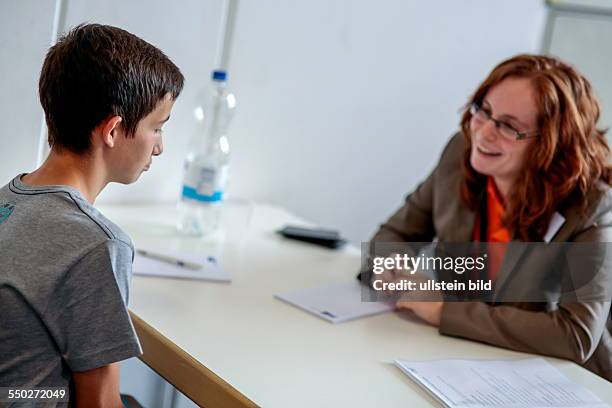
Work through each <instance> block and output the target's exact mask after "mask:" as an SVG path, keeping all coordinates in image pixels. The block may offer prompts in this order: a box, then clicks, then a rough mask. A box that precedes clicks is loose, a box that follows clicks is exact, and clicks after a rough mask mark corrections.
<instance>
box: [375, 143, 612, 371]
mask: <svg viewBox="0 0 612 408" xmlns="http://www.w3.org/2000/svg"><path fill="white" fill-rule="evenodd" d="M464 148H465V141H464V139H463V136H462V135H461V134H456V135H455V136H453V137H452V138H451V140H450V142H449V143H448V145H447V146H446V148H445V149H444V152H443V153H442V156H441V158H440V161H439V162H438V164H437V166H436V167H435V169H434V170H433V171H432V172H431V174H430V175H429V176H428V177H427V179H425V181H423V182H422V183H421V184H420V185H419V186H418V187H417V188H416V189H415V190H414V191H413V192H412V193H411V194H409V195H408V196H407V197H406V201H405V204H404V205H403V206H402V207H401V208H400V209H399V210H398V211H397V212H396V213H395V214H393V215H392V216H391V217H390V218H389V219H388V220H387V221H386V222H385V223H384V224H382V225H381V226H380V229H379V230H378V232H376V234H375V235H374V237H373V238H372V241H375V242H428V241H432V240H433V239H434V238H437V239H438V240H439V241H441V242H469V241H471V239H472V230H473V227H474V221H475V218H476V213H474V212H472V211H470V210H469V209H468V208H467V207H466V206H465V205H464V203H463V201H462V200H461V198H460V193H459V191H460V183H461V180H462V160H463V152H464ZM602 184H603V183H602ZM586 199H587V200H588V210H587V214H586V217H585V216H584V215H581V211H580V209H579V206H574V207H569V208H567V209H565V210H560V211H559V213H560V215H561V216H562V217H563V218H565V220H564V221H563V222H562V223H561V221H562V218H561V217H554V218H555V219H554V220H551V226H550V227H549V231H548V233H547V236H546V238H545V239H546V240H547V241H551V242H612V189H610V188H609V187H608V186H605V185H598V186H596V187H595V188H594V189H593V190H592V192H591V193H590V194H589V196H588V197H587V198H586ZM519 246H520V244H519ZM524 246H525V247H526V245H524ZM608 246H610V245H608ZM602 247H604V246H602ZM610 247H611V248H612V246H610ZM608 252H610V251H608ZM600 255H601V256H600V259H598V260H597V261H598V262H603V263H604V265H605V267H604V269H603V270H604V271H605V272H604V273H603V274H602V276H598V279H599V281H598V284H599V285H602V287H605V288H612V254H609V253H607V252H606V251H605V250H602V251H601V254H600ZM552 267H553V265H551V264H550V259H548V258H546V257H538V256H537V254H536V253H533V252H530V251H528V250H521V249H518V250H515V251H512V252H508V253H507V254H506V256H505V258H504V261H503V263H502V266H501V268H500V270H499V273H498V277H497V281H496V291H505V292H506V293H509V292H512V293H517V292H520V291H521V290H528V289H527V288H526V285H525V282H526V281H529V280H530V279H531V275H530V276H529V277H527V278H526V279H525V276H523V277H522V278H523V279H519V278H518V277H520V275H521V272H522V271H529V273H534V271H537V273H541V274H546V273H549V272H550V270H551V268H552ZM581 267H588V265H582V266H581ZM534 279H539V278H538V277H535V276H534ZM513 282H514V285H513ZM516 282H522V283H521V284H517V283H516ZM607 293H610V292H609V291H608V292H607ZM606 296H609V295H606ZM610 303H611V302H610V300H609V298H608V297H606V298H604V299H601V300H600V299H598V300H597V301H592V302H588V303H586V302H578V301H564V300H563V299H561V298H560V296H557V299H555V294H554V293H553V294H552V296H551V298H550V300H549V301H547V302H538V303H526V302H520V303H517V302H513V303H484V302H445V304H444V306H443V309H442V316H441V322H440V327H439V331H440V333H441V334H445V335H451V336H458V337H464V338H468V339H472V340H477V341H481V342H485V343H489V344H493V345H496V346H500V347H505V348H509V349H513V350H518V351H523V352H528V353H536V354H543V355H548V356H554V357H560V358H565V359H569V360H573V361H575V362H576V363H578V364H581V365H583V366H584V367H585V368H587V369H589V370H591V371H593V372H595V373H597V374H599V375H600V376H602V377H604V378H606V379H607V380H608V381H612V334H611V332H612V318H611V315H610Z"/></svg>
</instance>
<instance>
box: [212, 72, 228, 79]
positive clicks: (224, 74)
mask: <svg viewBox="0 0 612 408" xmlns="http://www.w3.org/2000/svg"><path fill="white" fill-rule="evenodd" d="M212 80H213V81H225V80H227V72H225V71H222V70H218V69H216V70H214V71H213V72H212Z"/></svg>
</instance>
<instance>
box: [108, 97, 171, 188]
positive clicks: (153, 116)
mask: <svg viewBox="0 0 612 408" xmlns="http://www.w3.org/2000/svg"><path fill="white" fill-rule="evenodd" d="M173 105H174V100H173V99H172V96H171V95H170V94H169V93H168V94H166V96H165V97H164V98H163V99H161V100H160V101H159V102H158V103H157V106H156V107H155V109H153V111H152V112H151V113H149V114H148V115H147V116H145V117H144V118H142V120H140V122H138V126H137V128H136V131H135V133H134V135H133V136H132V137H126V135H125V132H124V130H123V129H122V128H121V126H119V127H117V128H116V129H115V130H114V132H116V134H115V137H114V146H113V147H112V148H111V149H110V151H109V168H110V170H109V171H110V173H111V174H110V179H111V181H115V182H117V183H122V184H130V183H133V182H135V181H136V180H138V178H139V177H140V175H141V174H142V172H143V171H147V170H148V169H149V167H150V166H151V164H152V160H153V156H159V155H160V154H162V152H163V149H164V147H163V141H162V131H163V129H162V128H163V126H164V124H165V123H166V121H168V119H169V118H170V112H171V111H172V106H173Z"/></svg>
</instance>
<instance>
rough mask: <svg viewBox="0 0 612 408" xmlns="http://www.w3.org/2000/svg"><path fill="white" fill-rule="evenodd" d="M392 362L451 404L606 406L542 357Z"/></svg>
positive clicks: (481, 407)
mask: <svg viewBox="0 0 612 408" xmlns="http://www.w3.org/2000/svg"><path fill="white" fill-rule="evenodd" d="M395 364H396V365H397V366H398V367H399V368H400V369H401V370H402V371H403V372H404V373H405V374H406V375H408V376H409V377H410V378H411V379H412V380H414V381H415V382H416V383H417V384H419V385H421V386H422V387H423V388H425V389H426V390H427V391H428V392H429V393H430V394H431V395H432V396H433V397H434V398H435V399H437V400H438V401H439V402H440V403H441V404H442V405H443V406H445V407H449V408H468V407H469V408H488V407H495V408H518V407H522V408H536V407H537V408H553V407H563V408H579V407H580V408H604V407H607V408H609V406H608V405H607V404H605V403H604V402H603V401H601V400H600V399H599V398H598V397H597V396H595V395H594V394H593V393H591V392H590V391H589V390H587V389H586V388H584V387H582V386H580V385H578V384H576V383H574V382H572V381H570V380H569V379H568V378H567V377H566V376H565V375H563V374H562V373H561V372H560V371H559V370H557V369H556V368H555V367H553V366H552V365H551V364H550V363H548V362H547V361H546V360H544V359H543V358H530V359H524V360H501V361H500V360H497V361H491V360H435V361H425V362H415V361H404V360H396V361H395Z"/></svg>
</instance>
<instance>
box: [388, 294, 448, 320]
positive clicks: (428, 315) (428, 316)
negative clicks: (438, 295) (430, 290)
mask: <svg viewBox="0 0 612 408" xmlns="http://www.w3.org/2000/svg"><path fill="white" fill-rule="evenodd" d="M442 306H444V302H414V301H405V300H401V301H399V302H397V303H396V304H395V307H396V308H397V309H407V310H411V311H412V312H413V313H414V314H415V315H417V316H418V317H420V318H421V319H423V320H425V321H426V322H427V323H429V324H431V325H432V326H435V327H438V326H440V316H441V315H442Z"/></svg>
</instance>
